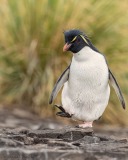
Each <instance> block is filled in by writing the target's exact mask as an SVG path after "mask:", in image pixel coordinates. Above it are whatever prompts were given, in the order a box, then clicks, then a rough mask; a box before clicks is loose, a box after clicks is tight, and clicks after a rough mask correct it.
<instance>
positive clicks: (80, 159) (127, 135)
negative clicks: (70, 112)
mask: <svg viewBox="0 0 128 160" xmlns="http://www.w3.org/2000/svg"><path fill="white" fill-rule="evenodd" d="M127 159H128V128H114V127H112V128H110V127H107V126H105V127H103V126H102V128H101V127H99V128H96V126H95V127H94V131H93V130H92V129H91V128H87V129H80V128H75V127H66V126H64V125H63V124H60V122H57V123H56V122H55V120H51V119H49V120H47V119H41V118H39V117H38V116H36V115H35V116H34V115H33V114H32V113H29V112H27V111H25V110H24V111H22V112H21V111H20V109H15V108H14V109H12V108H10V109H9V110H8V109H7V108H6V109H5V108H0V160H127Z"/></svg>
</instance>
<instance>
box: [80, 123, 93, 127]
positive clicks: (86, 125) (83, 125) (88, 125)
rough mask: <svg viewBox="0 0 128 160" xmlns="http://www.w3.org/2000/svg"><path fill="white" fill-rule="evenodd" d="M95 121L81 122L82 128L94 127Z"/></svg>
mask: <svg viewBox="0 0 128 160" xmlns="http://www.w3.org/2000/svg"><path fill="white" fill-rule="evenodd" d="M92 123H93V122H84V124H79V127H80V128H87V127H92Z"/></svg>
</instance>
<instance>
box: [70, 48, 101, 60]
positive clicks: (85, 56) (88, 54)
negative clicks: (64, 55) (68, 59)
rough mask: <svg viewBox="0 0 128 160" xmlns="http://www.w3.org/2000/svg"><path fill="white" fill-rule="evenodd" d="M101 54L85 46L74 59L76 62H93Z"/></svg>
mask: <svg viewBox="0 0 128 160" xmlns="http://www.w3.org/2000/svg"><path fill="white" fill-rule="evenodd" d="M98 54H99V53H98V52H96V51H94V50H92V49H91V48H90V47H88V46H85V47H84V48H82V49H81V50H80V51H79V52H77V53H74V54H73V58H74V60H76V61H87V60H92V59H95V57H97V55H98Z"/></svg>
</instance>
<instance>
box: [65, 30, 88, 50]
mask: <svg viewBox="0 0 128 160" xmlns="http://www.w3.org/2000/svg"><path fill="white" fill-rule="evenodd" d="M64 36H65V46H64V48H63V51H71V52H73V53H77V52H79V51H80V50H81V49H82V48H83V47H85V46H89V39H88V37H87V36H86V35H85V34H84V33H83V32H81V31H80V30H76V29H74V30H68V31H65V32H64Z"/></svg>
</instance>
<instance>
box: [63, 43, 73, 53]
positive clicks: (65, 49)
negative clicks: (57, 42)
mask: <svg viewBox="0 0 128 160" xmlns="http://www.w3.org/2000/svg"><path fill="white" fill-rule="evenodd" d="M71 45H72V44H68V43H66V44H65V45H64V47H63V52H65V51H68V49H69V48H70V47H71Z"/></svg>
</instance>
